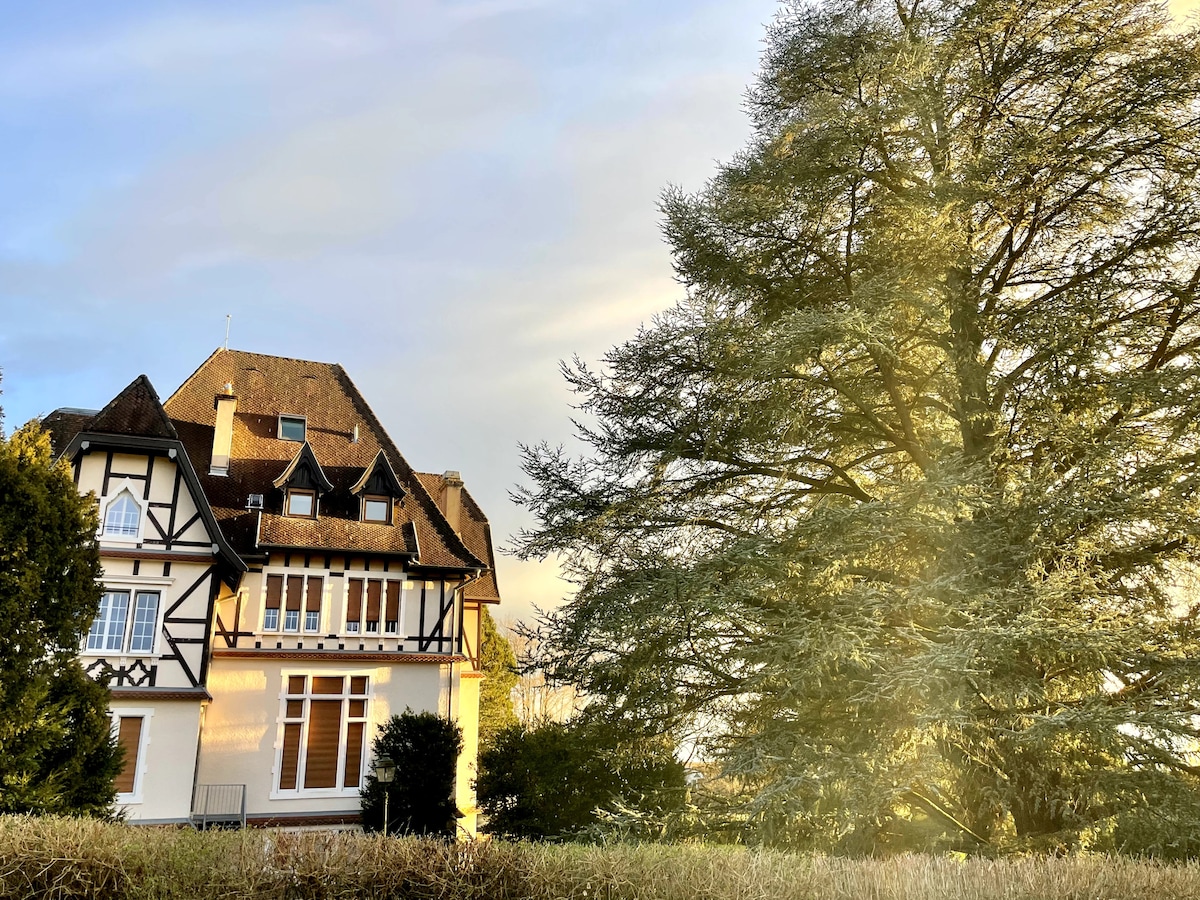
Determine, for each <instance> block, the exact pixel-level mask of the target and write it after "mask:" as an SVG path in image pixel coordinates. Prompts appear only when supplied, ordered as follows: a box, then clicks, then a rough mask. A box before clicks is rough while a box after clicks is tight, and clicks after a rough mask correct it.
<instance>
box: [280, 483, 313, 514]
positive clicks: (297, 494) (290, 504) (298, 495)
mask: <svg viewBox="0 0 1200 900" xmlns="http://www.w3.org/2000/svg"><path fill="white" fill-rule="evenodd" d="M284 515H288V516H302V517H304V518H306V519H315V518H316V516H317V494H316V491H306V490H301V489H299V488H290V489H289V490H288V492H287V502H286V503H285V505H284Z"/></svg>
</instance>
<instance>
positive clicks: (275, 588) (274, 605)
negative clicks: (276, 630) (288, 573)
mask: <svg viewBox="0 0 1200 900" xmlns="http://www.w3.org/2000/svg"><path fill="white" fill-rule="evenodd" d="M282 594H283V576H282V575H268V576H267V609H279V598H280V596H282Z"/></svg>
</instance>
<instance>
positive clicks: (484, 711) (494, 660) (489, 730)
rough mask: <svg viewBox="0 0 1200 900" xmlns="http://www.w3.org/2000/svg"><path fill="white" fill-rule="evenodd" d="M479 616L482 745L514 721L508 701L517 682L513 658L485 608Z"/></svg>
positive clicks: (480, 735)
mask: <svg viewBox="0 0 1200 900" xmlns="http://www.w3.org/2000/svg"><path fill="white" fill-rule="evenodd" d="M480 619H481V623H480V632H481V636H480V640H479V666H480V668H481V669H482V671H483V684H482V686H481V687H480V689H479V745H480V746H481V747H486V746H487V745H489V744H490V743H491V742H492V740H493V739H494V738H495V737H496V735H497V734H499V733H500V732H501V731H502V730H504V729H505V728H508V727H509V726H511V725H516V724H517V714H516V712H515V711H514V710H513V701H512V689H513V687H514V686H515V685H516V683H517V657H516V654H515V653H513V648H512V644H510V643H509V641H508V638H506V637H505V636H504V635H503V634H501V633H500V629H499V628H497V627H496V622H495V620H494V619H493V618H492V615H491V613H489V612H488V610H487V607H484V608H483V610H482V611H481V613H480Z"/></svg>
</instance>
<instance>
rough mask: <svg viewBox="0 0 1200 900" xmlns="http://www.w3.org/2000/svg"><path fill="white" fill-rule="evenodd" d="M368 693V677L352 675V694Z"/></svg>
mask: <svg viewBox="0 0 1200 900" xmlns="http://www.w3.org/2000/svg"><path fill="white" fill-rule="evenodd" d="M366 692H367V676H366V675H352V676H350V693H351V694H365V693H366Z"/></svg>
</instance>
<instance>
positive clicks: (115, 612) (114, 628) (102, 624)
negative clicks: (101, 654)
mask: <svg viewBox="0 0 1200 900" xmlns="http://www.w3.org/2000/svg"><path fill="white" fill-rule="evenodd" d="M128 612H129V593H128V591H108V592H107V593H106V594H104V595H103V596H102V597H101V598H100V610H99V611H98V612H97V614H96V618H95V619H94V620H92V627H91V630H89V631H88V637H87V648H88V649H89V650H120V649H121V644H122V643H123V642H124V640H125V619H126V616H127V615H128Z"/></svg>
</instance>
